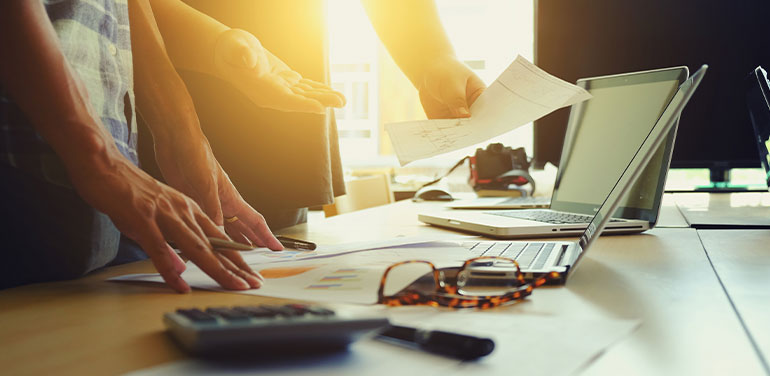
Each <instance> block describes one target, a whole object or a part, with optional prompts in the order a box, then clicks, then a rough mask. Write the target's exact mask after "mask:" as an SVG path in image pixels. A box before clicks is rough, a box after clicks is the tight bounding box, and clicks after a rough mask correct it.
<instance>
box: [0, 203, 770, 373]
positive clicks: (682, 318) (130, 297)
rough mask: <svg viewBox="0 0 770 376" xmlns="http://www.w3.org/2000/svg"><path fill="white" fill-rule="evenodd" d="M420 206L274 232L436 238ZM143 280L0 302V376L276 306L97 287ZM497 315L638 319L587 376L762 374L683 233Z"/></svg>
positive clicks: (98, 278)
mask: <svg viewBox="0 0 770 376" xmlns="http://www.w3.org/2000/svg"><path fill="white" fill-rule="evenodd" d="M425 205H430V204H420V205H417V204H413V203H411V202H399V203H396V204H392V205H387V206H383V207H378V208H371V209H366V210H363V211H359V212H355V213H351V214H345V215H340V216H336V217H332V218H329V219H328V220H323V221H319V222H317V223H311V224H304V225H299V226H295V227H293V228H291V229H289V230H287V231H285V232H283V233H284V234H285V235H292V236H299V237H306V238H312V239H313V240H316V241H318V242H320V243H333V242H343V241H344V242H348V241H356V240H373V239H379V238H388V237H393V236H397V235H411V234H427V233H436V234H440V233H442V232H443V231H444V230H440V229H437V228H434V227H429V226H426V225H421V224H419V223H418V222H417V220H416V215H415V213H416V211H417V210H419V209H420V208H424V207H425ZM151 269H152V268H151V265H150V264H149V263H148V262H140V263H135V264H130V265H124V266H119V267H115V268H110V269H108V270H104V271H101V272H98V273H95V274H93V275H90V276H88V277H86V278H83V279H80V280H75V281H68V282H59V283H49V284H39V285H31V286H25V287H21V288H15V289H10V290H5V291H0V369H1V370H3V373H7V374H9V375H27V374H29V375H33V374H35V375H36V374H54V373H55V374H73V375H82V374H117V373H122V372H126V371H129V370H134V369H139V368H144V367H148V366H152V365H156V364H160V363H163V362H167V361H171V360H174V359H179V358H182V357H183V354H181V353H180V351H179V350H177V348H176V347H175V346H174V345H173V344H172V343H171V341H170V340H169V339H168V338H167V337H166V336H165V335H164V333H163V326H162V324H161V315H162V313H163V312H168V311H172V310H174V309H176V308H177V307H184V306H207V305H234V304H255V303H262V302H266V301H271V300H275V299H267V298H255V297H252V296H244V295H237V294H222V293H213V292H207V291H194V292H193V293H191V294H188V295H177V294H174V293H171V292H170V290H169V289H167V288H165V287H164V286H161V285H152V284H126V283H112V282H105V281H104V280H105V279H106V278H108V277H110V276H114V275H121V274H128V273H138V272H148V271H150V270H151ZM503 309H504V310H507V311H509V312H510V313H511V314H517V313H528V314H547V315H565V316H573V317H590V318H597V317H607V318H627V319H640V320H642V326H641V328H640V329H639V330H638V331H636V332H635V333H634V334H633V335H632V336H631V337H630V338H628V339H626V340H623V341H622V343H620V344H618V345H617V346H615V347H613V348H611V349H610V350H609V351H608V352H607V353H606V354H604V355H602V356H601V358H599V359H598V361H597V362H596V363H594V364H593V365H591V366H590V367H589V368H588V369H587V370H586V373H588V374H618V373H622V374H639V375H658V374H680V375H695V374H716V373H723V374H724V373H730V374H740V375H742V376H743V375H760V374H764V372H763V370H762V368H761V363H760V361H759V359H758V356H757V353H756V352H755V351H754V349H753V348H752V346H751V344H750V342H749V340H748V337H747V336H746V334H745V333H744V331H743V330H742V328H741V325H740V322H739V320H738V318H737V316H736V315H735V313H734V311H733V310H732V307H731V306H730V303H729V301H728V299H727V296H726V295H725V293H724V291H723V289H722V287H721V286H720V284H719V281H718V280H717V278H716V275H715V274H714V272H713V270H712V268H711V265H710V264H709V260H708V259H707V257H706V254H705V252H704V251H703V248H702V247H701V245H700V240H699V239H698V237H697V233H696V231H695V230H692V229H685V228H661V229H655V230H653V231H651V232H650V233H648V234H645V235H633V236H612V237H603V238H601V239H600V240H599V241H597V243H596V244H595V247H594V248H592V249H591V251H590V253H589V254H588V256H587V257H586V258H585V259H584V261H583V263H582V264H581V265H580V268H579V269H578V270H577V272H576V273H575V274H573V275H572V278H571V280H570V282H569V283H568V284H567V286H565V287H553V288H550V287H549V288H542V289H538V290H537V291H535V293H534V295H533V297H532V299H530V301H528V302H524V303H522V304H518V305H514V306H512V307H507V308H503ZM543 351H548V350H547V349H543ZM554 356H558V354H554Z"/></svg>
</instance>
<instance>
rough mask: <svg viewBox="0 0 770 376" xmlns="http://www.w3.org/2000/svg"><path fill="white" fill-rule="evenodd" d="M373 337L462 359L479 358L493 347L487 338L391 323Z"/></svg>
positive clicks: (492, 342)
mask: <svg viewBox="0 0 770 376" xmlns="http://www.w3.org/2000/svg"><path fill="white" fill-rule="evenodd" d="M375 338H378V339H385V340H391V339H395V340H398V341H399V342H403V343H406V344H409V345H410V346H416V347H417V348H419V349H422V350H425V351H428V352H432V353H435V354H441V355H446V356H451V357H453V358H458V359H462V360H472V359H476V358H480V357H482V356H485V355H489V353H491V352H492V350H494V349H495V342H494V341H492V340H491V339H489V338H480V337H474V336H469V335H465V334H459V333H450V332H444V331H440V330H424V329H416V328H409V327H405V326H396V325H391V326H390V327H388V328H387V329H385V330H383V331H382V332H380V333H379V335H378V336H377V337H375Z"/></svg>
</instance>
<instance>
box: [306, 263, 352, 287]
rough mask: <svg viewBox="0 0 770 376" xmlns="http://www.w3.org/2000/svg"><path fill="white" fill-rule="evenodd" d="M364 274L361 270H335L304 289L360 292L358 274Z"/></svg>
mask: <svg viewBox="0 0 770 376" xmlns="http://www.w3.org/2000/svg"><path fill="white" fill-rule="evenodd" d="M363 272H365V271H364V270H362V269H353V268H347V269H337V270H335V271H334V272H331V273H328V274H327V275H324V276H323V277H321V279H320V280H318V281H317V282H315V283H313V284H311V285H309V286H307V287H305V288H306V289H308V290H327V291H328V290H337V291H344V290H348V291H350V290H360V289H361V288H362V287H363V286H362V285H361V282H362V280H361V275H360V273H363Z"/></svg>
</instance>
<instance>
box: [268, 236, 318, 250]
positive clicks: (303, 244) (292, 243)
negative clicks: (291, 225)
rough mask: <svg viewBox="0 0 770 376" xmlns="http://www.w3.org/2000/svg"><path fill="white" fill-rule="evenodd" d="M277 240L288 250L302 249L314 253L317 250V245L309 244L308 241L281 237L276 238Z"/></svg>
mask: <svg viewBox="0 0 770 376" xmlns="http://www.w3.org/2000/svg"><path fill="white" fill-rule="evenodd" d="M276 238H277V239H278V241H279V242H281V244H283V246H284V247H286V248H294V249H301V250H306V251H312V250H315V248H316V245H315V243H313V242H309V241H307V240H299V239H292V238H287V237H285V236H280V235H279V236H276Z"/></svg>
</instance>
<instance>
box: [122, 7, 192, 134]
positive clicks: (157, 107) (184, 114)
mask: <svg viewBox="0 0 770 376" xmlns="http://www.w3.org/2000/svg"><path fill="white" fill-rule="evenodd" d="M154 10H155V9H154V8H151V7H150V3H149V2H148V1H147V0H137V1H134V2H131V3H130V5H129V15H130V20H131V45H132V49H133V56H134V80H135V82H136V85H135V92H136V98H137V110H138V111H139V112H140V114H141V115H142V117H143V118H144V119H145V121H146V122H147V124H148V126H149V128H150V130H151V132H152V134H153V137H154V138H155V139H156V141H163V140H170V139H172V138H179V137H182V136H185V135H194V136H196V137H197V136H199V138H203V136H202V132H201V130H200V126H199V123H198V118H197V115H196V113H195V107H194V105H193V102H192V98H190V95H189V93H188V92H187V89H186V87H185V85H184V82H183V81H182V79H181V78H180V77H179V75H178V74H177V72H176V70H175V69H174V67H173V65H172V63H171V61H170V60H169V56H168V54H167V49H166V48H165V46H164V44H163V40H162V38H161V35H160V32H159V30H158V27H157V24H156V23H155V17H154Z"/></svg>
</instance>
